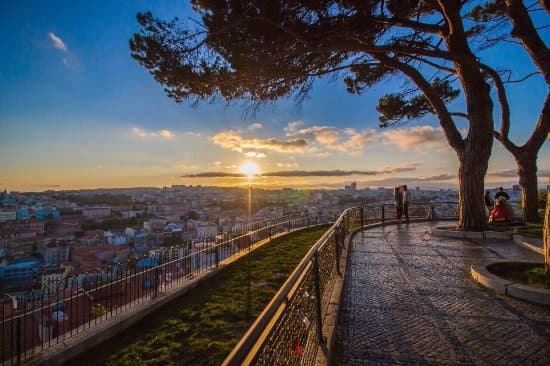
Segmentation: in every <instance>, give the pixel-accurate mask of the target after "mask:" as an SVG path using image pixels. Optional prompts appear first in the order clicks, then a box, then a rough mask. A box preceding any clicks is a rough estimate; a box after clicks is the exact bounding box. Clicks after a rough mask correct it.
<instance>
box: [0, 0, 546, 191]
mask: <svg viewBox="0 0 550 366" xmlns="http://www.w3.org/2000/svg"><path fill="white" fill-rule="evenodd" d="M146 10H151V11H152V12H153V13H154V14H155V15H158V16H160V17H165V18H171V17H173V16H175V15H178V16H180V17H185V16H194V15H193V14H192V12H191V8H190V6H189V4H186V3H184V2H181V3H178V4H176V5H174V4H172V3H171V2H168V1H166V2H165V1H163V2H146V1H142V2H137V3H132V4H129V3H125V2H113V3H109V4H105V5H103V6H102V7H97V6H94V5H93V4H87V3H80V4H79V3H74V4H64V3H61V2H54V3H52V4H42V3H40V2H30V3H28V4H26V5H17V6H16V5H13V4H9V5H8V6H7V9H6V11H5V12H4V14H9V17H6V18H7V19H5V21H4V22H2V24H1V25H0V29H1V31H2V33H3V34H8V35H10V37H8V39H7V41H6V42H4V43H3V45H2V46H1V49H0V52H1V55H2V58H1V61H0V123H1V130H2V133H1V134H0V136H1V137H0V140H1V141H0V165H1V166H2V169H1V173H0V188H2V189H4V188H6V189H9V190H25V191H40V190H46V189H79V188H111V187H113V188H116V187H134V186H157V187H159V186H170V185H174V184H203V185H221V186H232V185H236V186H242V185H246V184H248V182H247V180H246V179H242V178H235V177H230V176H223V174H220V176H218V177H204V176H202V177H198V178H197V177H195V178H191V177H188V176H189V175H193V174H199V173H205V172H217V173H224V174H229V175H231V174H236V173H238V172H239V167H240V166H241V165H242V164H243V163H244V162H246V161H254V162H255V163H256V164H257V165H258V166H259V170H260V171H261V172H277V171H336V170H341V171H359V172H370V173H371V174H361V175H359V176H357V175H339V176H334V175H333V176H330V175H328V176H316V177H308V176H304V175H303V174H302V175H298V176H292V175H290V176H288V175H287V176H284V177H282V176H279V177H269V178H267V177H263V178H258V179H255V184H257V185H259V186H262V187H268V188H269V187H272V188H282V187H286V186H288V187H295V188H296V187H311V188H321V187H327V188H328V187H335V186H343V185H344V184H349V183H350V182H352V181H357V182H358V184H359V185H360V186H367V185H370V186H377V185H381V186H391V185H395V184H398V183H404V182H407V183H409V184H412V185H420V186H422V187H427V188H432V187H443V188H454V187H456V185H457V183H456V182H457V167H458V162H457V159H456V155H455V153H454V152H453V151H452V150H451V149H450V148H449V147H448V145H447V143H446V141H445V139H444V136H443V132H442V130H441V128H440V127H439V124H438V123H437V119H436V118H435V117H432V116H428V117H425V118H423V119H421V120H418V121H414V122H410V123H407V124H403V125H400V126H398V127H394V128H388V129H380V128H379V127H378V124H379V122H378V113H377V112H376V103H377V100H378V97H379V96H380V95H383V94H385V93H386V92H388V91H391V90H394V89H395V84H394V85H391V86H388V87H386V86H385V85H380V86H378V87H377V88H376V89H375V91H374V92H369V93H367V94H365V95H362V96H355V95H350V94H348V93H347V92H346V90H345V86H344V85H343V83H338V82H332V81H331V80H329V79H321V80H319V81H318V82H317V83H316V85H315V86H314V88H313V91H312V94H311V96H310V98H308V99H306V100H305V101H303V102H302V104H301V105H299V104H297V102H296V101H295V100H293V99H284V100H281V101H279V102H277V103H273V104H272V105H268V106H264V107H262V108H261V109H260V110H259V111H257V113H256V114H251V113H248V114H247V113H246V108H245V106H243V105H232V106H226V105H225V104H224V103H223V102H216V103H213V104H207V103H204V104H200V105H199V106H198V107H197V108H193V107H192V106H191V105H190V104H186V103H184V104H181V105H180V104H176V103H175V102H173V101H172V100H170V99H169V98H168V97H167V96H166V95H165V93H164V91H163V90H162V87H160V86H159V85H158V84H156V83H155V81H154V80H153V79H152V78H151V77H150V75H148V73H147V71H146V70H145V69H143V68H142V67H141V66H139V65H138V64H137V63H136V62H135V61H134V60H132V58H131V57H130V51H129V49H128V40H129V38H130V37H131V36H132V34H133V33H135V32H137V31H138V30H139V27H138V24H137V22H136V20H135V14H136V13H137V12H139V11H146ZM542 32H543V33H542V34H543V35H546V36H547V35H548V31H542ZM544 32H546V33H544ZM498 47H499V48H498V49H497V50H490V51H487V52H483V53H482V55H483V57H484V58H486V59H484V61H487V62H488V63H491V64H495V65H496V66H498V67H503V68H504V67H506V66H513V67H512V69H513V70H514V72H515V73H516V72H517V74H514V75H513V77H514V78H520V77H522V76H524V75H527V74H529V73H530V72H532V71H534V66H533V65H532V64H531V62H530V61H529V59H528V56H527V55H526V54H525V52H524V50H523V48H522V47H520V46H517V45H509V44H506V45H500V46H498ZM511 52H514V58H510V57H506V56H507V55H510V53H511ZM516 70H517V71H516ZM390 82H391V83H398V84H399V85H403V87H405V86H406V85H405V84H404V83H403V81H402V80H401V79H397V78H396V79H391V80H390ZM507 88H508V94H509V99H510V101H511V105H512V108H511V112H512V129H511V137H512V139H513V140H514V141H516V142H519V143H521V142H522V141H524V140H525V139H526V138H527V137H528V136H529V134H530V133H531V130H532V129H533V127H534V125H535V123H536V119H537V117H538V113H539V106H540V105H541V104H542V101H543V98H544V96H545V93H546V86H545V84H544V81H543V79H542V77H541V76H540V75H536V76H534V77H531V78H529V79H527V80H526V81H525V82H523V83H517V84H509V85H508V87H507ZM522 106H529V108H527V107H525V108H523V107H522ZM452 107H453V108H456V109H457V110H464V102H463V100H462V99H461V98H459V99H458V100H457V101H456V102H453V103H452ZM494 113H495V116H498V115H499V110H498V108H497V107H495V110H494ZM495 119H496V120H497V121H498V117H496V118H495ZM518 121H519V122H518ZM460 127H461V129H462V132H463V133H465V132H466V129H467V126H466V124H465V123H463V124H462V125H460ZM549 153H550V147H549V144H548V143H545V145H544V146H543V147H542V149H541V151H540V153H539V181H540V182H541V183H543V184H545V183H546V182H547V175H548V174H549V172H550V159H548V157H549V156H550V154H549ZM515 171H516V166H515V162H514V160H513V158H512V156H511V155H510V154H509V153H508V152H507V151H505V150H504V149H503V148H502V146H501V145H500V144H499V143H498V142H496V141H495V143H494V147H493V155H492V157H491V160H490V166H489V172H488V175H487V179H486V183H487V185H489V186H498V185H507V186H511V185H513V184H517V176H516V173H515Z"/></svg>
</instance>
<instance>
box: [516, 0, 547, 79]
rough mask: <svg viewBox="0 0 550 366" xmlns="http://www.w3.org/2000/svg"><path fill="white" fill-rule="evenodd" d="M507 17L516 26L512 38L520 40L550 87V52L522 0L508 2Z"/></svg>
mask: <svg viewBox="0 0 550 366" xmlns="http://www.w3.org/2000/svg"><path fill="white" fill-rule="evenodd" d="M506 15H508V17H509V18H510V19H511V21H512V24H513V25H514V27H513V29H512V36H514V37H516V38H518V39H519V40H520V41H521V43H522V44H523V47H524V48H525V49H526V50H527V53H529V56H531V59H532V60H533V62H534V63H535V65H537V67H538V68H539V70H540V71H541V72H542V74H543V76H544V80H546V84H548V85H550V50H549V49H548V47H546V44H545V43H544V41H543V40H542V39H541V37H540V35H539V34H538V32H537V30H536V29H535V25H534V24H533V21H532V19H531V17H530V16H529V13H528V10H527V9H526V8H525V5H524V4H523V1H521V0H506Z"/></svg>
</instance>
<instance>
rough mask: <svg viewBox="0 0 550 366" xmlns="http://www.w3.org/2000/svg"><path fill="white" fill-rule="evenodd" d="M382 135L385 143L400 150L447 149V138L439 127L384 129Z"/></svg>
mask: <svg viewBox="0 0 550 366" xmlns="http://www.w3.org/2000/svg"><path fill="white" fill-rule="evenodd" d="M382 135H383V137H384V140H385V142H386V143H388V144H392V145H395V146H397V147H398V148H399V149H401V150H410V149H417V150H421V149H425V148H428V149H436V150H446V149H448V145H447V139H446V138H445V134H444V133H443V129H442V128H441V127H433V126H427V125H426V126H416V127H409V128H402V129H396V130H388V131H384V132H383V133H382Z"/></svg>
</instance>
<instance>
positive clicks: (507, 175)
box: [487, 169, 550, 178]
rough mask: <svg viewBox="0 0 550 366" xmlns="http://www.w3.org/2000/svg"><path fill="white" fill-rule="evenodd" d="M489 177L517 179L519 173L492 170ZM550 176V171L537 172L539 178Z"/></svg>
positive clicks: (515, 171) (507, 170) (510, 170)
mask: <svg viewBox="0 0 550 366" xmlns="http://www.w3.org/2000/svg"><path fill="white" fill-rule="evenodd" d="M487 175H488V176H492V177H499V178H517V176H518V171H517V170H516V169H504V170H491V171H489V172H487ZM549 175H550V169H541V170H539V171H538V172H537V176H538V177H539V178H541V177H546V176H549Z"/></svg>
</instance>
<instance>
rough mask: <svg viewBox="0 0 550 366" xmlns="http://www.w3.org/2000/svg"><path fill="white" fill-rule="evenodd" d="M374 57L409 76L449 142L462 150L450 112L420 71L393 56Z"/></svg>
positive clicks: (460, 138) (458, 133)
mask: <svg viewBox="0 0 550 366" xmlns="http://www.w3.org/2000/svg"><path fill="white" fill-rule="evenodd" d="M374 57H375V58H377V59H378V60H379V61H380V62H382V63H384V64H385V65H386V66H388V67H391V68H393V69H395V70H398V71H400V72H402V73H403V74H405V75H406V76H407V77H408V78H410V79H411V80H412V81H413V82H414V83H415V84H416V86H418V88H419V89H420V90H421V91H422V93H424V96H425V97H426V99H427V100H428V101H429V103H430V105H431V106H432V108H433V109H434V111H435V112H436V114H437V116H438V118H439V123H440V124H441V127H442V128H443V132H444V133H445V136H446V137H447V140H448V142H449V144H450V145H451V147H453V149H455V150H456V151H457V152H462V150H463V149H464V140H463V139H462V135H460V132H459V131H458V129H457V128H456V125H455V123H454V121H453V118H452V116H451V114H450V113H449V110H448V109H447V106H446V105H445V103H444V102H443V100H442V99H441V98H440V97H439V95H437V93H436V91H435V90H434V89H433V88H432V86H431V85H430V83H429V82H428V81H427V80H426V79H425V78H424V76H422V74H420V72H419V71H418V70H417V69H416V68H414V67H412V66H411V65H408V64H406V63H403V62H400V61H398V60H396V59H395V58H390V57H388V56H386V55H375V56H374Z"/></svg>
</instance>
